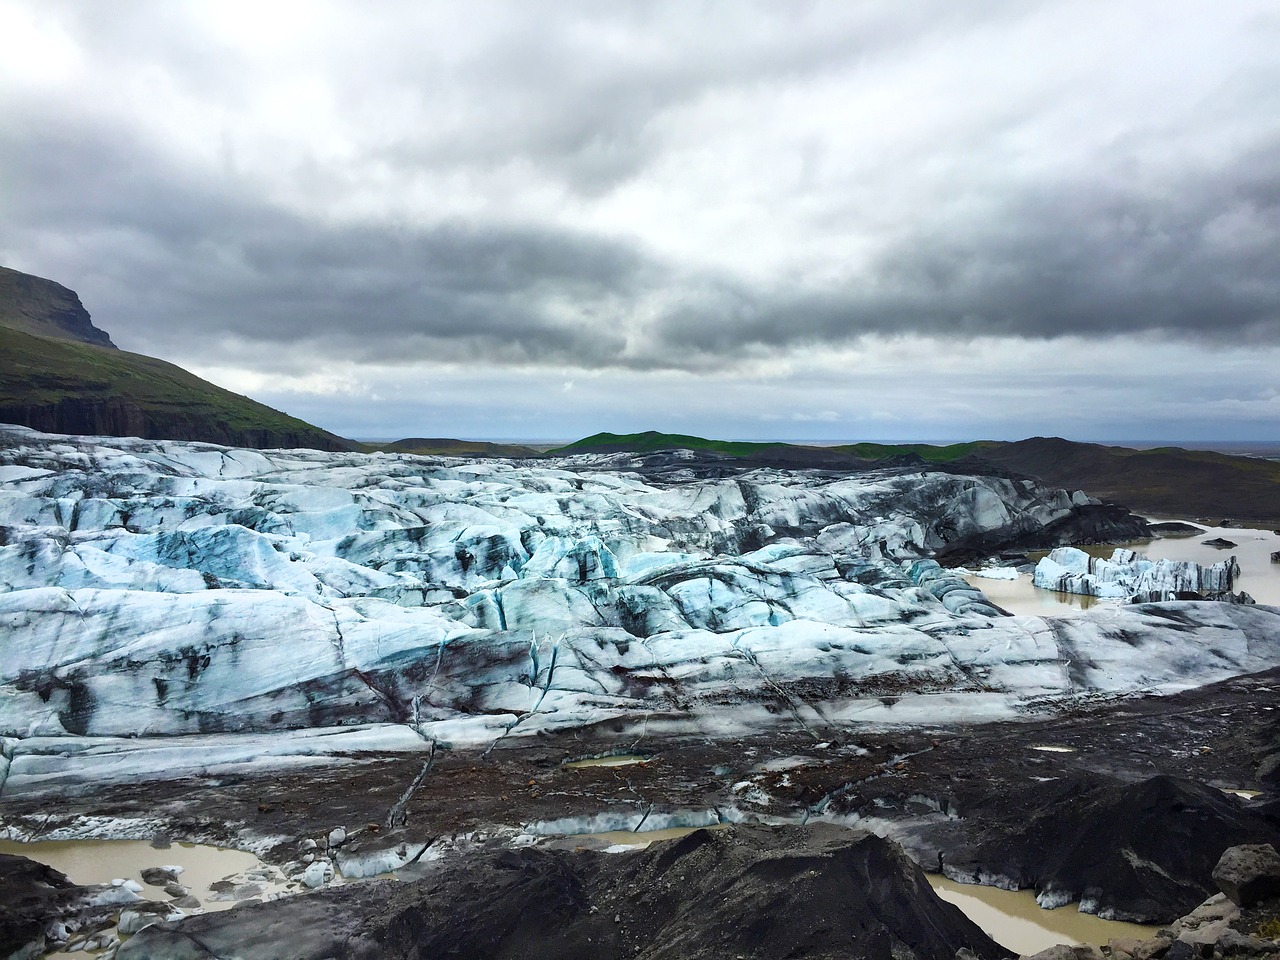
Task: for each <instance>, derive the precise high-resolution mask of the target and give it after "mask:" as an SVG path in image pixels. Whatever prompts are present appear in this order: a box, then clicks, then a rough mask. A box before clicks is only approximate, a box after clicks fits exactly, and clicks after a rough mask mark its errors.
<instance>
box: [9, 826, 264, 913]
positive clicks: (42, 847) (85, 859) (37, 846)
mask: <svg viewBox="0 0 1280 960" xmlns="http://www.w3.org/2000/svg"><path fill="white" fill-rule="evenodd" d="M0 853H11V854H16V855H17V856H20V857H26V858H27V859H29V860H35V861H38V862H39V863H43V864H46V865H48V866H50V867H53V868H54V869H55V870H58V871H61V872H62V873H65V874H66V875H67V876H68V877H69V878H70V879H71V881H72V882H73V883H78V884H82V885H89V884H95V883H110V882H111V881H112V880H116V879H122V880H133V881H135V882H137V883H139V884H142V893H140V894H139V896H141V897H145V898H146V899H148V900H168V899H170V898H169V896H168V895H167V894H166V893H165V892H164V888H163V887H153V886H150V885H148V884H145V883H142V877H141V871H142V870H143V869H145V868H146V867H160V866H170V865H175V866H180V867H182V868H183V871H182V873H181V874H179V875H178V880H177V882H178V883H180V884H182V885H183V886H184V887H190V888H191V893H192V894H193V895H194V896H196V897H199V898H200V901H201V906H203V907H204V908H205V909H206V910H225V909H227V908H228V907H232V906H235V904H234V903H226V902H219V901H207V900H206V898H207V897H208V895H209V884H211V883H215V882H216V881H218V880H222V879H223V878H225V877H229V876H232V875H234V874H238V873H242V872H244V871H245V870H252V869H254V868H255V867H259V866H262V863H261V861H260V860H258V858H257V857H255V856H254V855H253V854H252V853H245V852H244V851H242V850H226V849H223V848H221V847H206V846H201V845H198V844H188V843H175V844H174V845H173V846H171V847H169V848H168V849H167V850H157V849H156V848H155V847H153V846H151V844H150V843H148V842H147V841H145V840H45V841H37V842H35V843H15V842H13V841H11V840H0Z"/></svg>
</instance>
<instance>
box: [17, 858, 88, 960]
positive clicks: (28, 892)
mask: <svg viewBox="0 0 1280 960" xmlns="http://www.w3.org/2000/svg"><path fill="white" fill-rule="evenodd" d="M100 889H101V888H98V887H81V886H77V885H76V884H74V883H72V882H71V881H70V880H68V879H67V877H66V876H65V875H63V874H61V873H59V872H58V871H57V870H54V869H53V868H52V867H47V866H45V865H44V864H43V863H36V862H35V861H34V860H28V859H27V858H26V857H17V856H12V855H10V854H5V853H0V957H36V956H39V955H40V954H41V953H42V952H43V950H44V947H45V943H46V934H47V933H48V931H49V930H50V929H51V927H53V926H55V925H57V924H59V923H62V922H68V921H69V922H71V923H73V924H74V925H76V926H79V927H85V926H91V925H96V924H103V923H106V922H107V921H108V920H109V918H110V915H111V913H112V911H113V908H112V907H111V906H109V905H103V906H96V907H95V906H91V905H90V903H89V900H90V898H91V897H92V896H93V895H94V894H95V893H97V892H98V891H99V890H100Z"/></svg>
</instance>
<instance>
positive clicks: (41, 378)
mask: <svg viewBox="0 0 1280 960" xmlns="http://www.w3.org/2000/svg"><path fill="white" fill-rule="evenodd" d="M0 422H4V423H18V424H22V425H23V426H27V427H33V428H34V429H36V430H43V431H45V432H48V433H73V434H92V435H95V436H110V437H143V438H145V439H149V440H202V441H206V442H209V443H225V444H228V445H229V446H240V447H311V448H314V449H317V450H356V449H359V445H358V444H355V443H353V442H351V441H350V440H344V439H343V438H342V437H338V436H335V435H334V434H332V433H329V432H328V431H325V430H321V429H320V428H319V427H314V426H312V425H311V424H309V423H307V422H305V421H303V420H298V419H297V418H295V417H290V416H288V415H287V414H284V413H281V412H280V411H278V410H273V409H272V408H271V407H268V406H265V405H263V404H261V403H258V402H257V401H256V400H250V399H249V398H248V397H243V396H241V395H240V394H238V393H232V392H231V391H230V390H224V389H223V388H222V387H219V386H216V385H214V384H212V383H209V382H208V381H207V380H201V379H200V378H199V377H197V376H196V375H195V374H193V373H188V372H187V371H186V370H183V369H182V368H181V367H178V366H175V365H174V364H172V363H166V362H165V361H163V360H157V359H156V358H155V357H147V356H143V355H142V354H137V353H126V352H125V351H123V350H117V349H116V346H115V344H113V343H112V342H111V338H110V337H109V336H108V335H107V334H106V333H105V332H104V331H102V330H99V329H98V328H97V327H95V326H94V325H93V322H92V320H90V318H89V313H88V311H87V310H85V308H84V305H83V304H82V303H81V302H80V298H79V297H78V296H76V294H75V292H74V291H72V290H68V289H67V288H66V287H64V286H62V285H61V284H59V283H54V282H53V281H52V280H45V279H42V278H41V277H33V276H31V275H30V274H26V273H20V272H18V271H17V270H10V269H9V268H7V267H0Z"/></svg>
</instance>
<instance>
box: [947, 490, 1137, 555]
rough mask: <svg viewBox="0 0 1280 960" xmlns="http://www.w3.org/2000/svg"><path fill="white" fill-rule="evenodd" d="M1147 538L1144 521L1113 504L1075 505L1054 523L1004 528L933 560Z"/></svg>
mask: <svg viewBox="0 0 1280 960" xmlns="http://www.w3.org/2000/svg"><path fill="white" fill-rule="evenodd" d="M1148 536H1150V527H1149V526H1148V524H1147V521H1146V520H1144V519H1143V518H1142V517H1139V516H1137V515H1136V514H1133V513H1130V512H1129V510H1128V509H1127V508H1125V507H1122V506H1119V505H1118V504H1114V503H1085V504H1078V505H1076V506H1075V507H1073V509H1072V510H1071V512H1070V513H1069V514H1068V515H1066V516H1065V517H1062V518H1061V519H1060V520H1057V521H1055V522H1053V523H1049V524H1044V525H1031V524H1027V525H1025V526H1020V527H1019V526H1015V527H1003V528H1000V529H997V530H989V531H983V532H982V533H981V534H976V535H973V536H968V537H963V538H959V539H955V540H952V541H950V542H949V543H947V544H945V545H944V546H943V547H942V548H941V549H939V550H938V551H937V553H936V554H935V556H936V557H937V559H938V560H939V561H940V562H943V563H947V564H955V563H967V562H970V561H974V560H981V559H984V558H986V557H990V556H992V555H994V554H997V553H1001V552H1011V551H1013V550H1022V551H1025V550H1039V549H1049V548H1052V547H1060V546H1065V545H1069V544H1081V543H1125V542H1127V541H1130V540H1141V539H1144V538H1146V537H1148Z"/></svg>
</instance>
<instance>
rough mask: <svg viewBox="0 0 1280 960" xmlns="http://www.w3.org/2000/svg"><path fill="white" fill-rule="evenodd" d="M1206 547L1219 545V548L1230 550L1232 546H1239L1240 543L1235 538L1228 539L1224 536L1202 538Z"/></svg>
mask: <svg viewBox="0 0 1280 960" xmlns="http://www.w3.org/2000/svg"><path fill="white" fill-rule="evenodd" d="M1200 542H1201V543H1202V544H1204V545H1205V546H1206V547H1217V548H1218V549H1219V550H1230V549H1231V548H1232V547H1238V546H1240V544H1238V543H1236V542H1235V541H1234V540H1226V539H1224V538H1222V537H1214V538H1213V539H1212V540H1201V541H1200Z"/></svg>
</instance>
